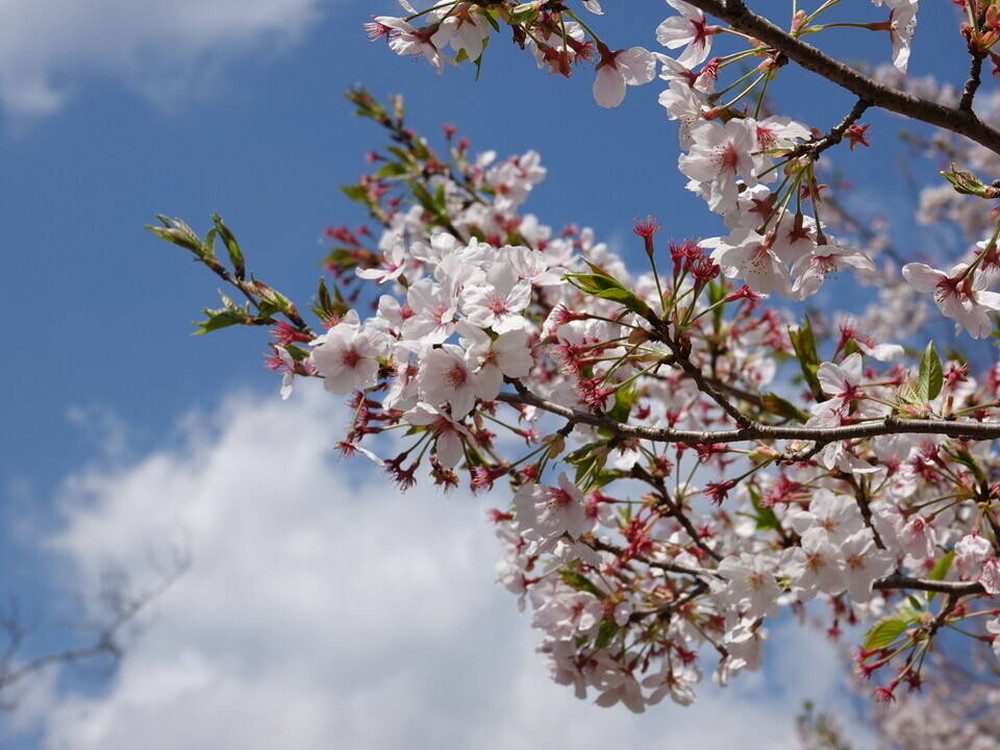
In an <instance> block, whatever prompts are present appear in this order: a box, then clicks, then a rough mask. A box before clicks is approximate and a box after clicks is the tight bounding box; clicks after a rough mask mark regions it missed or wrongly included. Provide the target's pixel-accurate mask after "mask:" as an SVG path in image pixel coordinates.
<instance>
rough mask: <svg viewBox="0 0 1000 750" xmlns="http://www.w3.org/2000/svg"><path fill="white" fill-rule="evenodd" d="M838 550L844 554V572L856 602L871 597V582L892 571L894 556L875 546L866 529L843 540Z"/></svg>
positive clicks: (849, 591)
mask: <svg viewBox="0 0 1000 750" xmlns="http://www.w3.org/2000/svg"><path fill="white" fill-rule="evenodd" d="M840 552H841V554H842V555H843V556H844V573H845V575H846V577H847V591H848V593H849V594H850V595H851V599H853V600H854V601H855V602H858V603H864V602H867V601H868V600H869V599H871V595H872V583H873V582H874V581H875V580H876V579H877V578H881V577H882V576H885V575H888V574H889V573H890V572H891V571H892V568H893V564H894V563H895V560H894V558H893V557H892V555H890V554H889V553H888V552H886V551H885V550H881V549H879V548H878V547H877V546H876V544H875V538H874V537H873V536H872V533H871V532H870V531H869V530H868V529H864V530H863V531H859V532H858V533H857V534H854V535H853V536H850V537H848V538H847V539H846V540H844V543H843V544H842V545H841V547H840Z"/></svg>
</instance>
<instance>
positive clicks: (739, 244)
mask: <svg viewBox="0 0 1000 750" xmlns="http://www.w3.org/2000/svg"><path fill="white" fill-rule="evenodd" d="M699 244H700V246H701V247H706V248H711V250H712V260H713V261H715V262H716V263H718V264H719V265H720V266H721V267H722V270H723V272H724V273H725V275H726V276H727V277H729V278H739V279H743V280H744V281H745V282H746V283H747V286H748V287H750V288H751V289H752V290H753V291H755V292H760V293H762V294H767V293H768V292H778V293H780V294H784V293H785V292H786V291H787V289H788V271H787V270H786V269H785V265H784V264H783V263H782V262H781V261H780V260H779V259H778V256H777V255H775V254H774V251H773V250H772V249H771V236H770V235H768V236H767V237H762V236H761V235H759V234H757V232H755V231H753V230H752V229H738V230H736V231H734V232H732V233H731V234H730V235H729V236H727V237H711V238H709V239H707V240H702V241H701V242H700V243H699Z"/></svg>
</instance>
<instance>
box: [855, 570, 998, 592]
mask: <svg viewBox="0 0 1000 750" xmlns="http://www.w3.org/2000/svg"><path fill="white" fill-rule="evenodd" d="M872 589H875V590H877V591H887V590H892V589H913V590H916V591H930V592H932V593H937V594H952V595H956V596H965V595H968V594H985V593H986V589H984V588H983V584H981V583H979V581H932V580H929V579H926V578H911V577H909V576H904V575H903V574H902V573H899V572H896V573H893V574H892V575H888V576H885V577H884V578H879V579H877V580H876V581H875V582H874V583H873V584H872Z"/></svg>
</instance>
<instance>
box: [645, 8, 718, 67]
mask: <svg viewBox="0 0 1000 750" xmlns="http://www.w3.org/2000/svg"><path fill="white" fill-rule="evenodd" d="M667 4H668V5H669V6H670V7H671V8H673V9H674V10H676V11H677V12H678V13H680V15H679V16H671V17H670V18H668V19H666V20H665V21H663V22H662V23H661V24H660V25H659V26H657V27H656V41H658V42H659V43H660V44H662V45H663V46H664V47H666V48H667V49H679V48H681V47H684V51H683V52H681V54H680V56H679V57H678V58H677V62H679V63H680V64H681V65H684V66H685V67H688V68H693V67H694V66H696V65H699V64H701V63H703V62H704V61H705V59H706V58H707V57H708V55H709V52H711V50H712V34H714V33H715V32H716V30H717V29H716V27H714V26H710V25H709V24H708V20H707V19H706V18H705V14H704V13H702V12H701V10H699V9H698V8H696V7H694V6H693V5H690V4H688V3H686V2H684V0H667Z"/></svg>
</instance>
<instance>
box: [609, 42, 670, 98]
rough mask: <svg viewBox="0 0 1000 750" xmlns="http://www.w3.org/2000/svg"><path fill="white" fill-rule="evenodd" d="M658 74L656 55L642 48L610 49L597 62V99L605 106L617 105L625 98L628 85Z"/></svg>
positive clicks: (643, 81)
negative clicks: (612, 50) (613, 50)
mask: <svg viewBox="0 0 1000 750" xmlns="http://www.w3.org/2000/svg"><path fill="white" fill-rule="evenodd" d="M655 75H656V58H655V57H653V54H652V53H651V52H649V51H648V50H645V49H643V48H642V47H632V48H631V49H627V50H617V51H616V52H608V53H607V54H605V55H602V56H601V60H600V61H599V62H598V63H597V78H596V79H594V100H595V101H596V102H597V103H598V104H599V105H601V106H602V107H617V106H618V105H619V104H621V103H622V101H623V100H624V99H625V87H626V85H628V86H641V85H642V84H644V83H649V82H650V81H652V80H653V77H654V76H655Z"/></svg>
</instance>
